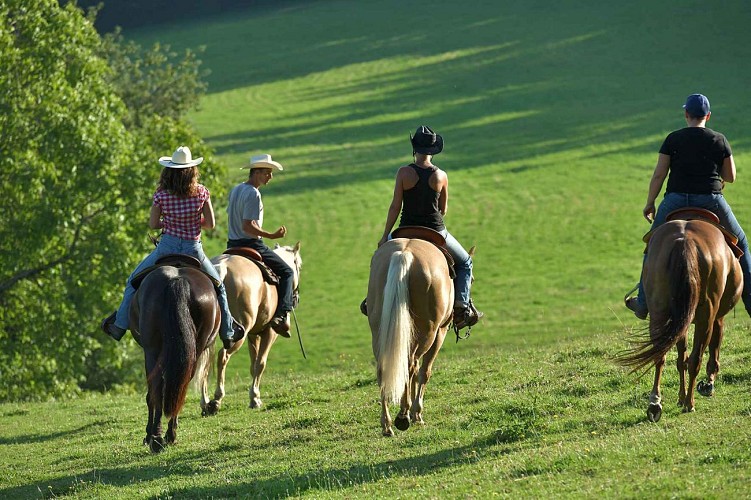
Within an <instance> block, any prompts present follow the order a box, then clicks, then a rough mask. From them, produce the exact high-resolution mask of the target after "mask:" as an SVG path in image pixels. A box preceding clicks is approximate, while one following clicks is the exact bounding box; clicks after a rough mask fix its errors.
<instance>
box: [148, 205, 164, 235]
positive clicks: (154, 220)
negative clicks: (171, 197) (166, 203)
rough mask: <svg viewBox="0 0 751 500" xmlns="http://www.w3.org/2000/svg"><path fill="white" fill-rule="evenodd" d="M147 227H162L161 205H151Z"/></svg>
mask: <svg viewBox="0 0 751 500" xmlns="http://www.w3.org/2000/svg"><path fill="white" fill-rule="evenodd" d="M149 227H150V228H151V229H161V228H162V207H160V206H159V205H157V204H156V203H154V204H153V205H151V213H150V214H149Z"/></svg>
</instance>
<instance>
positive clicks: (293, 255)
mask: <svg viewBox="0 0 751 500" xmlns="http://www.w3.org/2000/svg"><path fill="white" fill-rule="evenodd" d="M274 252H276V253H277V254H278V255H279V256H280V257H281V258H282V259H284V261H285V262H286V263H287V264H288V265H289V266H290V267H291V268H292V270H293V272H294V278H293V280H294V284H293V287H294V290H295V296H296V297H297V295H298V289H299V283H300V269H301V267H302V257H300V242H299V241H298V242H297V243H296V244H295V246H294V247H292V246H279V245H277V246H276V248H274ZM258 257H260V256H258ZM211 262H212V263H213V264H214V265H215V266H216V268H217V271H218V272H219V276H220V277H221V278H222V280H223V281H224V286H225V288H226V289H227V301H228V302H229V308H230V311H232V316H233V317H234V318H235V319H237V321H238V322H240V323H241V324H242V325H245V328H246V336H245V337H243V339H242V340H240V341H238V342H236V343H235V345H233V346H232V348H231V349H230V350H229V351H228V350H226V349H223V348H222V349H221V350H220V351H219V354H218V355H217V384H216V390H215V392H214V399H212V400H211V401H209V398H208V372H209V370H208V368H209V366H208V363H207V365H206V366H203V367H202V368H201V370H200V371H199V373H200V375H199V385H200V392H201V413H202V415H204V416H207V415H214V414H216V413H217V412H218V411H219V408H220V406H221V404H222V399H223V398H224V394H225V391H224V377H225V370H226V368H227V363H228V362H229V359H230V357H231V356H232V355H233V354H234V353H236V352H237V351H239V350H240V348H241V347H242V345H243V344H244V343H245V340H246V339H247V340H248V348H249V350H250V376H251V379H252V382H251V386H250V389H249V395H250V407H251V408H260V407H261V406H262V405H263V401H262V400H261V376H262V375H263V372H264V370H265V369H266V361H267V359H268V355H269V351H270V350H271V346H272V345H274V342H275V341H276V338H277V334H276V332H274V331H273V330H272V329H271V327H270V326H269V322H270V321H271V319H272V317H273V314H274V312H275V311H276V306H277V301H278V293H277V287H276V285H273V284H271V283H267V282H266V281H265V280H264V276H263V274H262V273H261V270H260V268H259V267H258V265H256V264H255V263H254V262H252V261H251V259H249V258H248V257H245V256H242V255H229V254H227V253H224V254H222V255H219V256H217V257H214V258H213V259H211ZM210 350H211V351H212V353H213V350H214V347H213V346H211V348H210ZM210 357H213V355H212V354H210V355H209V357H207V359H209V358H210Z"/></svg>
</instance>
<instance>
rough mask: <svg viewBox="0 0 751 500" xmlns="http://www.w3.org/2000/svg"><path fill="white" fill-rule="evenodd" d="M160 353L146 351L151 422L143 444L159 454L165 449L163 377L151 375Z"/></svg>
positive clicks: (148, 404)
mask: <svg viewBox="0 0 751 500" xmlns="http://www.w3.org/2000/svg"><path fill="white" fill-rule="evenodd" d="M158 357H159V353H156V352H153V351H152V350H144V360H145V369H146V380H147V382H148V391H147V393H146V406H147V407H148V409H149V421H148V423H147V424H146V437H145V438H144V439H143V444H145V445H148V446H149V447H150V448H151V451H153V452H155V453H157V452H158V451H161V449H162V448H164V440H163V439H162V383H163V382H162V377H161V373H158V374H154V376H153V377H150V376H149V375H150V374H151V373H152V371H153V370H154V369H155V367H156V366H157V363H158ZM155 448H156V449H155Z"/></svg>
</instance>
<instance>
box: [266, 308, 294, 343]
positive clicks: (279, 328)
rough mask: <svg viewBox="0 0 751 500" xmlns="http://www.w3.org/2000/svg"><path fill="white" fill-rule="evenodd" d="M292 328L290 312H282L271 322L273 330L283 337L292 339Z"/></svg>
mask: <svg viewBox="0 0 751 500" xmlns="http://www.w3.org/2000/svg"><path fill="white" fill-rule="evenodd" d="M290 328H291V326H290V323H289V313H288V312H282V313H279V314H277V315H276V316H274V318H273V319H272V320H271V329H272V330H274V331H275V332H276V333H277V335H281V336H282V337H286V338H290V336H291V335H290V334H289V330H290Z"/></svg>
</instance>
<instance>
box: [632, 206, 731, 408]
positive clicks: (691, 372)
mask: <svg viewBox="0 0 751 500" xmlns="http://www.w3.org/2000/svg"><path fill="white" fill-rule="evenodd" d="M643 282H644V290H645V292H646V297H647V305H648V307H649V338H648V339H647V338H643V339H640V340H639V341H638V342H637V343H636V345H635V346H634V348H632V349H630V350H628V351H626V352H625V353H623V354H622V355H620V356H619V362H620V363H621V364H623V365H626V366H631V367H633V370H634V371H636V370H639V369H641V368H645V367H647V366H648V365H650V364H654V366H655V378H654V385H653V387H652V393H651V394H650V396H649V408H648V409H647V417H648V418H649V420H650V421H652V422H657V421H658V420H659V419H660V417H661V416H662V402H661V399H662V398H661V395H660V379H661V377H662V369H663V366H664V365H665V357H666V355H667V353H668V351H670V349H672V347H673V346H674V345H677V347H678V363H677V364H678V372H679V374H680V390H679V392H678V405H679V406H682V407H683V412H684V413H685V412H692V411H694V385H695V383H696V377H697V376H698V374H699V369H700V368H701V364H702V357H703V356H704V351H705V349H706V348H707V345H709V361H708V362H707V378H708V381H707V382H706V383H705V382H699V385H698V387H697V389H698V390H699V392H700V393H701V394H702V395H705V396H711V395H712V394H713V393H714V380H715V377H716V376H717V373H718V372H719V369H720V362H719V358H720V343H721V342H722V333H723V332H722V330H723V318H724V316H725V315H726V314H727V313H728V312H729V311H730V310H731V309H732V308H733V306H734V305H735V304H736V302H738V299H739V298H740V295H741V290H742V288H743V275H742V274H741V267H740V264H739V263H738V259H736V258H735V256H734V254H733V251H732V250H731V249H730V247H729V246H728V244H727V243H726V242H725V237H724V235H723V233H722V231H720V229H718V228H717V227H715V226H714V225H713V224H711V223H709V222H705V221H703V220H688V221H686V220H674V221H671V222H666V223H665V224H664V225H662V226H660V227H658V228H657V229H656V230H655V231H654V234H653V235H652V238H651V240H650V241H649V247H648V251H647V259H646V262H645V264H644V271H643ZM691 323H694V325H695V327H694V345H693V349H692V351H691V355H690V356H687V355H686V339H687V336H688V328H689V326H690V325H691ZM645 337H646V333H645ZM687 368H688V376H689V379H688V388H686V369H687Z"/></svg>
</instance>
